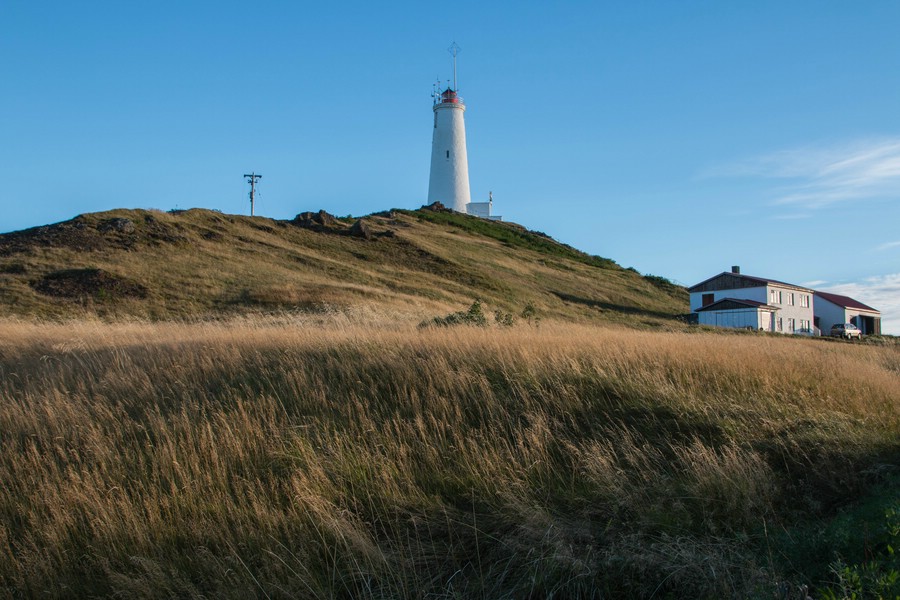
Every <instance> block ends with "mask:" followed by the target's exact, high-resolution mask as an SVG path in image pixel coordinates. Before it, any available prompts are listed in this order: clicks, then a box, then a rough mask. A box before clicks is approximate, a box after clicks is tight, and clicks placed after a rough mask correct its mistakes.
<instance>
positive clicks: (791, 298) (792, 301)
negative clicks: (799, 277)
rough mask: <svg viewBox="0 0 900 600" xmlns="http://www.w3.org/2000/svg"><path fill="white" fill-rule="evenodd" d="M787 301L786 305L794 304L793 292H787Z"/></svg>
mask: <svg viewBox="0 0 900 600" xmlns="http://www.w3.org/2000/svg"><path fill="white" fill-rule="evenodd" d="M787 301H788V305H789V306H793V305H794V292H791V293H789V294H788V298H787Z"/></svg>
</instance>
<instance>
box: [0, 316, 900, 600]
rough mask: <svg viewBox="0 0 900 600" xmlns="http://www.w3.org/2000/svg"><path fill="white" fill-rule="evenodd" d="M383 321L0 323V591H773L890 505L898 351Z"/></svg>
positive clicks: (701, 335)
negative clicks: (873, 511)
mask: <svg viewBox="0 0 900 600" xmlns="http://www.w3.org/2000/svg"><path fill="white" fill-rule="evenodd" d="M399 314H400V317H401V318H397V317H398V313H394V314H391V315H386V314H382V313H379V312H378V310H376V309H372V310H366V309H362V308H358V309H355V310H353V311H343V312H334V313H323V314H316V315H306V316H303V315H293V316H288V315H285V316H269V317H247V318H234V319H229V320H221V321H208V322H199V321H198V322H186V323H175V322H162V323H149V322H141V321H135V322H119V323H104V322H100V321H91V320H86V321H74V322H61V323H49V322H48V323H39V322H33V321H18V320H12V319H8V320H6V321H2V322H0V481H2V482H3V485H2V489H0V595H7V596H10V597H42V598H43V597H51V598H53V597H58V598H63V597H121V598H142V597H143V598H163V597H165V598H171V597H179V598H181V597H210V598H212V597H215V598H248V597H260V598H359V597H363V598H394V597H411V598H426V597H427V598H476V597H477V598H543V597H549V596H554V597H561V598H573V597H583V598H589V597H609V598H617V597H644V598H651V597H654V598H666V597H669V598H681V597H692V598H695V597H709V598H723V597H761V598H763V597H764V598H772V597H775V596H773V594H774V592H775V590H776V589H779V588H777V586H778V585H779V583H781V582H789V584H790V585H792V586H793V585H797V584H801V583H806V584H809V585H812V586H813V587H814V588H815V586H817V585H818V586H820V587H822V586H825V585H827V583H826V582H825V581H824V579H823V578H825V577H827V575H828V564H829V561H831V560H833V559H834V558H835V553H836V552H838V551H840V552H841V553H842V556H843V557H844V558H846V559H848V560H852V559H853V555H852V553H853V552H856V551H857V550H860V551H862V549H861V548H860V549H857V548H856V546H855V545H856V544H857V542H856V540H857V537H858V536H859V535H862V534H861V533H860V532H862V531H863V529H864V528H866V527H869V528H872V529H871V530H870V531H872V532H874V528H875V527H877V523H876V522H869V521H868V520H867V519H868V517H867V516H866V515H865V513H864V512H863V511H861V510H856V508H855V507H859V506H863V505H866V506H868V505H870V504H871V503H872V502H874V503H875V504H877V505H878V506H879V507H880V506H881V505H882V504H884V505H889V504H890V503H891V502H896V501H897V499H898V496H900V494H898V490H900V487H898V485H897V482H898V479H897V476H896V472H897V469H898V464H900V346H898V345H884V346H875V345H865V344H858V343H857V344H851V343H843V342H832V341H828V340H810V339H787V338H784V337H780V336H772V335H765V334H733V333H732V334H722V333H710V332H703V331H699V330H694V329H685V328H681V329H678V330H674V331H663V330H659V331H638V330H634V329H626V328H617V327H615V326H610V325H606V326H596V325H587V324H580V325H579V324H565V323H560V322H555V321H552V320H544V321H542V322H541V323H540V324H539V325H537V326H534V325H529V324H527V323H525V322H524V321H521V320H520V321H519V322H518V323H517V324H516V325H515V326H513V327H507V328H504V327H497V326H494V325H492V326H489V327H486V328H478V327H455V328H425V329H421V328H417V327H416V322H417V320H416V319H415V317H412V316H409V315H402V311H399ZM873 499H874V500H873ZM866 503H869V504H866ZM885 503H886V504H885ZM879 510H880V509H879ZM835 523H843V524H845V525H846V526H845V527H844V529H846V530H847V531H848V532H849V533H846V535H844V533H841V532H842V531H844V530H843V529H841V530H840V531H839V530H838V529H835V526H834V524H835ZM867 531H869V530H867ZM857 534H858V535H857ZM873 535H874V533H873ZM841 536H843V537H841ZM866 539H869V538H866ZM873 539H874V538H873ZM860 543H862V542H860ZM842 544H843V545H842ZM782 585H784V584H782ZM791 589H793V588H791ZM791 597H793V596H791Z"/></svg>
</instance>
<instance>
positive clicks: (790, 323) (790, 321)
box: [787, 319, 796, 333]
mask: <svg viewBox="0 0 900 600" xmlns="http://www.w3.org/2000/svg"><path fill="white" fill-rule="evenodd" d="M795 325H796V321H794V319H788V328H787V330H788V331H790V332H791V333H793V332H794V329H796V327H795Z"/></svg>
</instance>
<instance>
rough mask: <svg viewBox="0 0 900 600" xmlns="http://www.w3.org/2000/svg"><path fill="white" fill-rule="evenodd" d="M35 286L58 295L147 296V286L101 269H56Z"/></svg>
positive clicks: (114, 297) (108, 297) (111, 298)
mask: <svg viewBox="0 0 900 600" xmlns="http://www.w3.org/2000/svg"><path fill="white" fill-rule="evenodd" d="M32 287H33V288H34V289H35V291H37V292H40V293H41V294H44V295H47V296H54V297H57V298H72V299H75V298H83V297H91V298H95V299H107V300H115V299H119V298H146V297H147V288H146V287H144V286H143V285H141V284H139V283H137V282H134V281H130V280H128V279H127V278H125V277H121V276H119V275H115V274H113V273H108V272H106V271H104V270H102V269H65V270H62V271H54V272H53V273H49V274H47V275H45V276H44V277H43V278H41V279H39V280H38V281H36V282H34V283H33V284H32Z"/></svg>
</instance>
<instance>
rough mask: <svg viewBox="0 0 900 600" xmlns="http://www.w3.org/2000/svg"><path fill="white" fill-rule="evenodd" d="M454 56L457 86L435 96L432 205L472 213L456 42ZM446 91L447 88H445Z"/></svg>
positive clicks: (464, 109)
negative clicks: (470, 210)
mask: <svg viewBox="0 0 900 600" xmlns="http://www.w3.org/2000/svg"><path fill="white" fill-rule="evenodd" d="M448 50H449V51H450V54H452V55H453V85H452V86H450V85H449V83H448V85H447V88H446V89H444V90H443V91H441V90H440V88H437V89H436V90H435V93H434V94H433V100H434V106H433V107H432V110H433V111H434V133H433V136H432V138H431V177H430V178H429V181H428V203H429V204H432V203H434V202H440V203H441V204H443V205H444V206H447V207H452V208H453V210H455V211H457V212H461V213H466V212H468V211H467V209H466V205H467V204H468V203H469V201H470V200H471V195H470V192H469V160H468V158H467V156H466V124H465V121H464V120H463V114H464V113H465V112H466V105H465V104H463V101H462V98H461V97H460V95H459V89H458V88H457V86H456V56H457V55H458V54H459V46H457V45H456V42H453V45H452V46H450V48H449V49H448ZM441 87H443V86H441Z"/></svg>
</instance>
